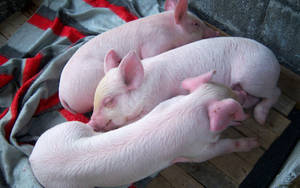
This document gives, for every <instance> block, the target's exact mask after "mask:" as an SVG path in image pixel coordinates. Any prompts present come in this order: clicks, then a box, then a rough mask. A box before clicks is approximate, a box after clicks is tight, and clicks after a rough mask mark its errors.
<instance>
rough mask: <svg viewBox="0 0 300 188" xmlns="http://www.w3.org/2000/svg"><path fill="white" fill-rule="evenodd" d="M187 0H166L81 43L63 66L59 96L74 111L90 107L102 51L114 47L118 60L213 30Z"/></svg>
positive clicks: (150, 53)
mask: <svg viewBox="0 0 300 188" xmlns="http://www.w3.org/2000/svg"><path fill="white" fill-rule="evenodd" d="M187 7H188V2H187V0H179V1H178V3H176V0H167V1H166V3H165V9H166V10H167V11H166V12H163V13H160V14H157V15H152V16H148V17H145V18H141V19H138V20H135V21H131V22H129V23H126V24H123V25H121V26H119V27H116V28H114V29H112V30H109V31H107V32H104V33H102V34H100V35H98V36H96V37H95V38H93V39H92V40H90V41H88V42H87V43H86V44H84V45H83V46H82V47H80V48H79V49H78V50H77V51H76V53H75V54H74V55H73V56H72V57H71V59H70V60H69V61H68V62H67V64H66V66H65V67H64V69H63V71H62V74H61V78H60V83H59V99H60V101H61V103H62V105H63V107H64V108H66V109H68V110H69V111H71V112H73V113H76V112H77V113H85V112H89V111H92V109H93V101H94V93H95V90H96V87H97V85H98V83H99V81H100V80H101V79H102V78H103V76H104V69H105V67H104V66H103V62H104V59H105V58H107V57H105V55H106V54H107V52H108V51H109V50H110V49H112V48H113V49H114V50H115V51H116V53H117V54H118V56H113V57H111V58H114V60H115V61H116V62H119V61H120V60H121V58H122V57H124V56H125V55H126V54H127V53H128V52H129V51H130V50H135V51H136V53H137V55H138V56H139V58H141V59H144V58H146V57H151V56H154V55H157V54H160V53H162V52H165V51H167V50H170V49H173V48H175V47H177V46H181V45H184V44H187V43H190V42H193V41H196V40H199V39H202V38H207V37H214V36H216V35H217V33H216V32H215V31H213V30H212V29H210V28H208V27H207V26H206V25H205V24H204V23H203V22H202V21H201V20H200V19H198V18H197V17H196V16H194V15H193V14H191V13H189V12H187Z"/></svg>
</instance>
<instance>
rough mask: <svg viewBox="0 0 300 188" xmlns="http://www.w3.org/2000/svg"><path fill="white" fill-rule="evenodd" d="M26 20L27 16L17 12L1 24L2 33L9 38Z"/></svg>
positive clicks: (0, 31) (0, 30)
mask: <svg viewBox="0 0 300 188" xmlns="http://www.w3.org/2000/svg"><path fill="white" fill-rule="evenodd" d="M26 20H27V18H26V17H25V16H24V15H23V14H21V13H20V12H17V13H15V14H13V15H12V16H10V17H8V18H7V19H6V20H4V21H3V22H2V23H1V24H0V33H1V34H2V35H3V36H5V37H6V38H7V39H9V38H10V37H11V36H12V35H13V34H14V33H15V32H16V31H17V29H18V28H19V27H20V26H22V25H23V24H24V23H25V22H26Z"/></svg>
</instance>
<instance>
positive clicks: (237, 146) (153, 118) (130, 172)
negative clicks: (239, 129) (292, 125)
mask: <svg viewBox="0 0 300 188" xmlns="http://www.w3.org/2000/svg"><path fill="white" fill-rule="evenodd" d="M212 74H213V73H212V72H209V73H206V74H204V75H201V76H199V77H197V78H194V79H188V80H185V81H183V83H182V86H183V88H184V89H186V90H188V91H189V92H190V94H188V95H185V96H183V95H182V96H177V97H174V98H172V99H170V100H167V101H164V102H162V103H161V104H159V105H158V106H157V107H155V108H154V109H153V111H151V112H150V113H149V114H147V115H146V116H145V117H143V118H142V119H140V120H138V121H136V122H134V123H132V124H130V125H128V126H125V127H122V128H120V129H116V130H113V131H110V132H106V133H97V132H94V131H93V129H92V128H91V127H90V126H87V125H86V124H83V123H80V122H66V123H62V124H60V125H57V126H55V127H53V128H51V129H49V130H48V131H46V132H45V133H44V134H43V135H42V136H41V137H40V138H39V139H38V141H37V143H36V145H35V147H34V149H33V151H32V154H31V155H30V158H29V161H30V164H31V167H32V170H33V172H34V175H35V176H36V178H37V179H38V181H39V182H40V183H41V184H42V185H43V186H45V187H47V188H75V187H76V188H93V187H96V186H101V187H102V186H104V187H111V186H119V185H125V184H129V183H132V182H135V181H137V180H140V179H142V178H144V177H147V176H149V175H151V174H152V173H154V172H157V171H159V170H162V169H164V168H166V167H168V166H170V165H172V164H174V163H177V162H202V161H206V160H209V159H211V158H213V157H216V156H219V155H222V154H225V153H230V152H242V151H249V150H251V149H252V148H254V147H257V146H258V142H257V140H256V139H255V138H240V139H229V138H227V139H220V138H219V135H220V133H221V132H222V131H223V130H224V129H226V128H227V127H228V126H229V125H231V124H235V123H236V121H243V120H244V119H245V118H246V117H247V115H245V114H244V112H243V109H242V106H241V105H240V104H239V103H238V102H237V101H236V96H235V94H234V93H233V92H232V90H231V89H229V88H227V87H225V86H223V85H219V84H214V83H207V82H208V81H209V80H210V78H211V76H212Z"/></svg>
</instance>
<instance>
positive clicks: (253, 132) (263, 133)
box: [234, 109, 290, 149]
mask: <svg viewBox="0 0 300 188" xmlns="http://www.w3.org/2000/svg"><path fill="white" fill-rule="evenodd" d="M279 120H280V121H279ZM289 123H290V120H288V119H286V118H285V117H284V116H282V115H281V114H279V113H276V111H274V110H273V109H271V111H270V114H269V116H268V119H267V122H266V124H265V125H259V124H258V123H257V122H256V121H255V120H254V119H253V118H250V119H248V120H246V121H244V122H243V125H242V126H236V127H234V129H237V130H238V131H240V132H241V133H242V134H244V135H246V136H248V137H257V138H258V139H259V142H260V144H261V146H262V147H263V148H264V149H268V148H269V146H270V145H271V144H272V142H273V141H274V140H275V139H276V138H277V137H278V136H279V135H280V134H279V133H281V132H282V131H281V130H284V129H285V128H286V127H287V126H288V125H289Z"/></svg>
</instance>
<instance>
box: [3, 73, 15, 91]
mask: <svg viewBox="0 0 300 188" xmlns="http://www.w3.org/2000/svg"><path fill="white" fill-rule="evenodd" d="M12 79H14V77H13V76H12V75H7V74H2V75H0V80H1V81H0V88H1V87H3V86H5V85H6V84H8V82H10V81H11V80H12Z"/></svg>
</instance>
